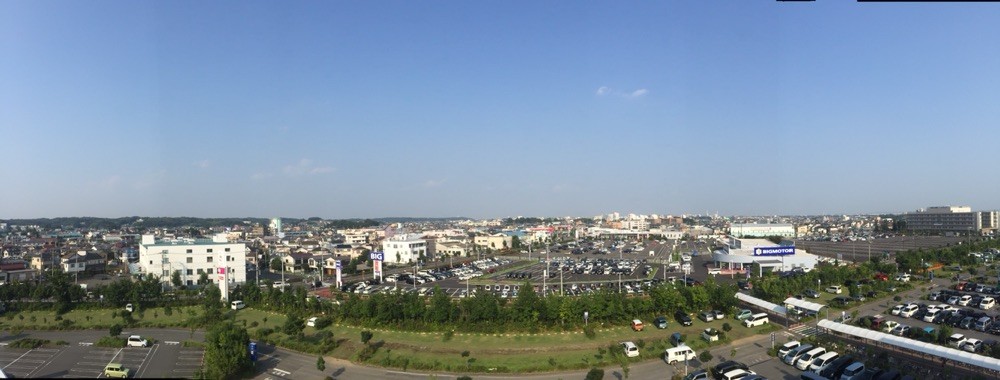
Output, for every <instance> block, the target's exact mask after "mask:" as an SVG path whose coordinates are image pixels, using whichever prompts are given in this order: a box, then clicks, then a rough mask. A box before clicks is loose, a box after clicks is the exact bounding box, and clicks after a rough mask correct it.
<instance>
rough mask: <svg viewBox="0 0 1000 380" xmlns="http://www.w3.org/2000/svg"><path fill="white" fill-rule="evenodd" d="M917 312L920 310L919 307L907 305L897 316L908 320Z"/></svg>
mask: <svg viewBox="0 0 1000 380" xmlns="http://www.w3.org/2000/svg"><path fill="white" fill-rule="evenodd" d="M917 310H920V307H919V306H917V305H914V304H912V303H911V304H909V305H906V307H904V308H903V310H900V311H899V316H900V317H903V318H909V317H912V316H913V314H915V313H916V312H917Z"/></svg>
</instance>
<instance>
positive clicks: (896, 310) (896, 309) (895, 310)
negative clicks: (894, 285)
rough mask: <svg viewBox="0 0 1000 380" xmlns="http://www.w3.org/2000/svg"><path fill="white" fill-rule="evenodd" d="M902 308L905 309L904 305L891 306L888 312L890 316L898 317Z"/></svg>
mask: <svg viewBox="0 0 1000 380" xmlns="http://www.w3.org/2000/svg"><path fill="white" fill-rule="evenodd" d="M904 307H906V305H896V306H893V307H892V310H890V311H889V314H892V315H899V313H900V312H901V311H903V308H904Z"/></svg>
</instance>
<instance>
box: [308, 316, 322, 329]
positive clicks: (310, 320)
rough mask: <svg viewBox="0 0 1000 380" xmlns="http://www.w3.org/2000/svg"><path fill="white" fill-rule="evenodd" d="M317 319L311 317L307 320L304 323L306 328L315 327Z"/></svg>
mask: <svg viewBox="0 0 1000 380" xmlns="http://www.w3.org/2000/svg"><path fill="white" fill-rule="evenodd" d="M318 319H319V317H312V318H309V320H307V321H306V326H309V327H316V321H317V320H318Z"/></svg>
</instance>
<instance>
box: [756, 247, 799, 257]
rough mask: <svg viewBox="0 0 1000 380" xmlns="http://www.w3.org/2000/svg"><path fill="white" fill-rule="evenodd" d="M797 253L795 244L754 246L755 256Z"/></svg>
mask: <svg viewBox="0 0 1000 380" xmlns="http://www.w3.org/2000/svg"><path fill="white" fill-rule="evenodd" d="M794 254H795V246H794V245H781V246H777V247H754V248H753V255H754V256H788V255H794Z"/></svg>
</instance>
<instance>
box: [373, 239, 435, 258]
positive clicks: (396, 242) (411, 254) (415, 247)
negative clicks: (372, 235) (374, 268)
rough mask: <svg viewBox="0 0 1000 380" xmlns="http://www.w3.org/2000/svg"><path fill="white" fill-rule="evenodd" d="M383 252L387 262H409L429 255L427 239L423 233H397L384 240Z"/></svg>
mask: <svg viewBox="0 0 1000 380" xmlns="http://www.w3.org/2000/svg"><path fill="white" fill-rule="evenodd" d="M382 252H385V262H386V263H389V264H408V263H412V262H416V261H418V260H420V256H421V255H427V241H426V240H424V237H423V235H422V234H402V235H396V236H393V237H391V238H388V239H385V240H384V241H382Z"/></svg>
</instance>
